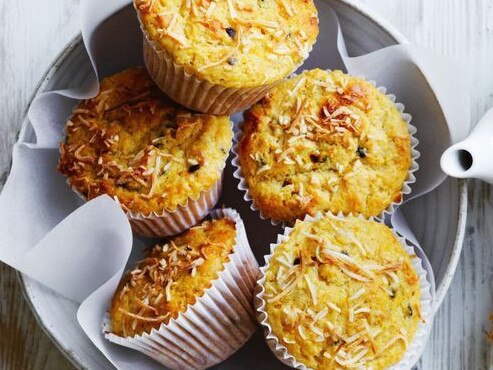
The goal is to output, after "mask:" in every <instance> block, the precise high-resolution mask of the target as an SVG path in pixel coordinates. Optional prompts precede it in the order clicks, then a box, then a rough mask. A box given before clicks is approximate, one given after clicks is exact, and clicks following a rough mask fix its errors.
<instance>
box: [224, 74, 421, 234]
mask: <svg viewBox="0 0 493 370" xmlns="http://www.w3.org/2000/svg"><path fill="white" fill-rule="evenodd" d="M294 76H296V75H295V74H293V75H292V77H294ZM361 78H364V77H361ZM369 82H370V83H371V84H372V85H373V86H375V87H376V83H375V81H369ZM377 90H378V91H380V92H381V93H382V94H384V95H386V96H387V98H389V99H390V100H391V101H392V103H394V105H395V107H396V108H397V110H398V111H399V112H400V113H401V117H402V119H403V120H404V121H405V122H406V124H407V128H408V132H409V135H410V137H411V166H410V167H409V171H408V173H407V177H406V180H405V181H404V183H403V184H402V189H401V192H400V197H399V198H400V200H399V201H398V202H392V203H391V204H389V205H388V206H387V208H386V209H385V210H383V211H382V212H381V213H380V214H379V215H376V216H375V217H376V218H378V219H381V220H384V219H385V215H387V214H388V215H390V214H392V213H393V212H394V211H395V210H396V209H397V208H398V207H399V206H400V205H401V204H402V203H403V202H404V198H405V196H408V195H410V194H411V191H412V190H411V185H412V184H413V183H415V182H416V176H415V175H414V173H415V172H416V171H417V170H418V169H419V165H418V162H417V160H418V158H419V157H420V156H421V154H420V152H419V151H418V150H417V149H416V147H417V146H418V145H419V141H418V139H417V138H416V137H415V134H416V132H417V129H416V127H415V126H413V125H412V124H411V120H412V116H411V115H410V114H408V113H405V112H404V110H405V107H404V104H402V103H398V102H396V96H395V95H393V94H387V89H386V88H385V87H377ZM242 134H243V122H241V123H240V129H239V130H238V131H236V133H235V136H234V139H233V141H234V144H233V149H232V151H233V154H234V158H233V160H232V161H231V163H232V165H233V166H234V167H235V168H236V170H235V171H234V173H233V176H234V177H235V178H236V179H237V180H238V189H239V190H241V191H242V192H244V195H243V199H244V200H245V201H247V202H250V209H251V210H252V211H258V212H259V214H260V218H261V219H263V220H265V219H269V217H267V216H266V215H265V214H264V213H263V212H262V210H261V209H260V208H259V207H258V205H257V204H256V202H255V199H253V197H252V195H251V194H250V190H249V188H248V184H247V181H246V180H245V177H244V176H243V171H242V169H241V164H240V157H239V156H240V147H239V146H240V140H241V137H242ZM270 221H271V224H272V225H273V226H276V225H279V224H286V223H285V222H283V221H281V220H275V219H270Z"/></svg>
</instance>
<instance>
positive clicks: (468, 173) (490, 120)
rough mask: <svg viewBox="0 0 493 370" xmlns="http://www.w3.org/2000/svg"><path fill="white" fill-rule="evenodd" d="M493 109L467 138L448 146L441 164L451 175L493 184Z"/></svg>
mask: <svg viewBox="0 0 493 370" xmlns="http://www.w3.org/2000/svg"><path fill="white" fill-rule="evenodd" d="M492 150H493V109H490V110H489V111H488V113H486V115H485V116H484V117H483V118H482V119H481V121H480V122H479V123H478V125H477V126H476V128H475V129H474V131H473V132H472V133H471V134H470V135H469V137H468V138H467V139H465V140H464V141H461V142H460V143H457V144H455V145H453V146H451V147H450V148H448V149H447V150H446V151H445V152H444V153H443V155H442V157H441V160H440V166H441V167H442V170H443V171H444V172H445V173H446V174H447V175H449V176H452V177H458V178H469V177H471V178H478V179H481V180H484V181H486V182H489V183H492V184H493V156H491V155H490V153H491V151H492Z"/></svg>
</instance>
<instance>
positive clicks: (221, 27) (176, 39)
mask: <svg viewBox="0 0 493 370" xmlns="http://www.w3.org/2000/svg"><path fill="white" fill-rule="evenodd" d="M134 6H135V9H136V10H137V14H138V17H139V20H140V23H141V28H142V30H143V33H144V61H145V64H146V66H147V68H148V70H149V73H150V75H151V77H152V78H153V79H154V80H155V81H156V83H157V85H158V86H159V87H160V88H161V89H162V90H163V91H164V92H165V93H166V94H167V95H168V96H170V97H171V98H172V99H173V100H175V101H177V102H178V103H180V104H182V105H184V106H186V107H188V108H190V109H193V110H197V111H200V112H204V113H212V114H231V113H234V112H236V111H240V110H243V109H245V108H246V107H248V106H250V105H252V104H253V103H255V102H256V101H258V100H259V99H260V98H261V97H262V96H263V95H265V93H266V92H267V91H268V90H269V89H270V88H271V87H272V86H273V85H274V84H276V83H277V82H279V81H280V80H282V79H284V78H285V77H287V76H288V75H289V74H290V73H292V72H294V71H295V70H296V69H297V68H298V66H300V65H301V63H302V62H303V61H304V60H305V59H306V58H307V57H308V53H309V52H310V51H311V49H312V46H313V44H314V43H315V41H316V38H317V36H318V31H319V30H318V15H317V9H316V8H315V5H314V3H313V0H302V1H292V0H281V1H263V0H262V1H257V0H241V1H239V0H227V1H210V0H204V1H199V2H196V1H193V0H186V1H181V0H180V1H159V0H134Z"/></svg>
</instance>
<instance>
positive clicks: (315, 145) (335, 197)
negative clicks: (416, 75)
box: [239, 69, 411, 222]
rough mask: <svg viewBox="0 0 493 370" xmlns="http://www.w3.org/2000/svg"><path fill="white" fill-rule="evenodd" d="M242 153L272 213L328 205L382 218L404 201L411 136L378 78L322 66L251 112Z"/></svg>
mask: <svg viewBox="0 0 493 370" xmlns="http://www.w3.org/2000/svg"><path fill="white" fill-rule="evenodd" d="M239 159H240V164H241V169H242V172H243V176H244V177H245V180H246V182H247V185H248V189H249V191H250V194H251V196H252V198H253V200H254V201H255V203H256V204H257V205H258V207H259V208H260V210H261V211H262V212H263V213H264V214H265V215H266V216H267V217H270V218H272V219H275V220H281V221H288V222H292V221H294V220H295V219H296V218H300V219H302V218H303V217H304V216H305V215H307V214H311V215H314V214H316V213H317V212H318V211H329V210H330V211H332V212H333V213H339V212H343V213H345V214H348V213H351V212H352V213H361V214H363V215H365V216H377V215H379V214H380V213H381V212H382V211H384V210H385V209H386V208H387V207H388V206H389V205H390V204H391V203H392V202H399V201H400V200H401V191H402V188H403V184H404V181H405V180H406V178H407V176H408V171H409V168H410V166H411V141H410V134H409V132H408V127H407V123H406V122H405V121H404V119H403V118H402V115H401V113H400V112H399V110H398V109H397V108H396V106H395V105H394V103H393V102H392V101H391V100H390V99H389V98H388V97H387V96H386V95H384V94H383V93H381V92H380V91H378V90H377V89H376V88H375V87H374V86H373V85H372V84H370V83H369V82H367V81H365V80H364V79H361V78H358V77H352V76H349V75H347V74H344V73H342V72H341V71H333V72H328V71H323V70H320V69H315V70H311V71H306V72H303V73H302V74H300V75H299V76H297V77H295V78H292V79H290V80H287V81H285V82H283V83H281V84H279V85H277V86H276V87H275V88H274V89H272V90H271V91H270V92H269V93H268V94H267V96H266V97H265V98H264V99H262V100H261V101H260V102H259V103H257V104H255V105H254V106H253V107H252V108H251V109H250V110H249V111H247V113H246V114H245V122H244V129H243V135H242V137H241V141H240V144H239Z"/></svg>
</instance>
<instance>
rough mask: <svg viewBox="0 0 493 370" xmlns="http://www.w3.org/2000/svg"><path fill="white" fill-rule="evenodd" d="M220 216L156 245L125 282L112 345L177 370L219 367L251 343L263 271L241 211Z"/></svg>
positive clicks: (115, 307)
mask: <svg viewBox="0 0 493 370" xmlns="http://www.w3.org/2000/svg"><path fill="white" fill-rule="evenodd" d="M219 212H222V213H223V216H224V217H221V218H218V219H214V220H212V221H205V222H203V223H202V224H201V225H199V226H196V227H194V228H192V229H190V230H189V231H187V232H186V233H185V234H183V235H181V236H178V237H175V238H173V239H171V240H169V241H168V242H167V243H166V244H164V245H157V246H156V247H154V248H153V249H152V250H151V251H150V252H149V253H148V254H147V255H146V257H145V259H144V260H143V261H141V262H140V263H139V265H138V266H137V267H136V268H135V269H134V270H133V271H131V272H130V273H129V274H128V275H127V276H126V277H125V278H124V279H123V281H122V282H121V284H120V286H119V288H118V289H117V291H116V292H115V295H114V298H113V301H112V305H111V324H110V331H111V333H108V334H107V338H108V339H109V340H111V341H112V342H115V343H117V344H120V345H123V346H127V347H130V348H134V349H137V350H140V351H141V352H144V353H145V354H147V355H149V356H151V357H152V358H154V359H155V360H157V361H159V362H161V363H162V364H163V365H165V366H166V367H168V368H172V369H176V368H179V369H199V368H206V367H209V366H212V365H214V364H216V363H218V362H220V361H222V360H224V359H225V358H227V357H228V356H230V355H231V354H232V353H233V352H234V351H236V350H237V349H238V348H240V347H241V346H242V345H243V344H244V343H245V342H246V341H247V340H248V338H249V337H250V336H251V335H252V334H253V332H254V331H255V328H256V324H255V319H254V314H253V303H252V295H253V286H254V283H255V279H256V278H257V276H258V265H257V263H256V261H255V258H254V257H253V254H252V251H251V250H250V247H249V246H248V243H247V242H245V240H246V238H245V235H244V229H243V224H242V222H241V219H239V216H238V215H237V213H236V212H234V211H232V210H221V211H219ZM153 343H154V344H153ZM156 343H161V344H162V345H161V346H159V345H156Z"/></svg>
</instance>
